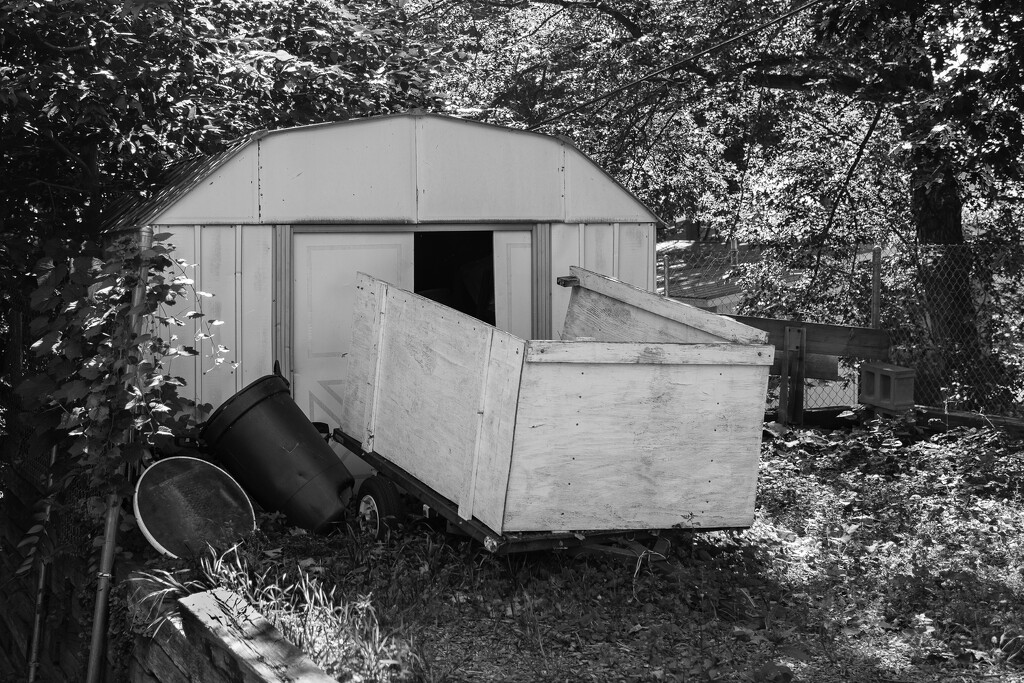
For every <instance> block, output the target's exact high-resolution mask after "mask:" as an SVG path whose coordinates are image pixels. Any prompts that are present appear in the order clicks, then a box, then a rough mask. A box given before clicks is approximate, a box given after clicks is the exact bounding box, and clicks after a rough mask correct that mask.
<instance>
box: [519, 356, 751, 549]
mask: <svg viewBox="0 0 1024 683" xmlns="http://www.w3.org/2000/svg"><path fill="white" fill-rule="evenodd" d="M767 371H768V367H767V365H765V366H725V365H701V366H689V365H675V366H673V365H664V364H654V365H643V364H639V365H638V364H624V365H609V364H593V365H586V364H576V363H527V364H526V365H525V366H524V368H523V379H522V383H521V388H520V396H519V412H518V417H517V423H516V431H515V441H514V448H513V456H512V468H511V471H510V475H509V484H508V495H507V499H506V509H505V518H504V522H503V530H504V531H505V532H510V531H539V530H562V531H564V530H599V529H643V528H669V527H673V526H676V525H680V526H686V527H690V526H693V527H702V526H703V527H720V526H746V525H749V524H750V523H751V522H752V518H753V510H754V493H755V488H756V482H757V463H758V456H759V451H760V439H761V421H762V416H763V412H764V395H765V387H766V383H767Z"/></svg>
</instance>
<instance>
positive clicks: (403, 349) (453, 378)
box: [367, 288, 492, 503]
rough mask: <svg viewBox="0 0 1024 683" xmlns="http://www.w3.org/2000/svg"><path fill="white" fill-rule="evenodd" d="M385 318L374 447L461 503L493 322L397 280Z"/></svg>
mask: <svg viewBox="0 0 1024 683" xmlns="http://www.w3.org/2000/svg"><path fill="white" fill-rule="evenodd" d="M382 320H383V325H384V333H383V335H382V337H383V341H382V345H381V348H380V350H379V353H380V358H381V360H380V375H379V378H378V381H377V384H376V386H375V387H374V391H375V394H376V401H377V404H378V409H377V414H376V419H375V423H376V424H377V425H379V428H378V429H377V430H376V432H375V433H374V450H376V451H377V452H379V453H381V454H386V456H387V457H388V459H389V460H391V461H392V462H394V463H395V464H396V465H398V466H399V467H401V468H403V469H404V470H406V471H407V472H409V473H410V474H412V475H413V476H414V477H416V478H418V479H419V480H420V481H422V482H423V483H425V484H426V485H427V486H429V487H431V488H432V489H434V490H435V491H437V492H438V493H440V494H441V495H442V496H444V497H445V498H448V499H449V500H451V501H453V502H455V503H458V502H459V497H460V495H461V493H462V484H463V473H464V472H466V469H467V468H469V467H472V463H473V455H474V447H475V444H476V436H477V429H478V423H479V410H480V391H481V386H482V385H481V376H482V373H483V372H484V371H485V368H486V361H487V354H488V349H489V344H490V330H491V329H492V328H490V327H489V326H488V325H486V324H485V323H482V322H480V321H479V320H476V319H474V318H471V317H469V316H466V315H463V314H461V313H459V312H457V311H454V310H452V309H450V308H448V307H446V306H442V305H441V304H438V303H436V302H433V301H430V300H428V299H425V298H423V297H420V296H416V295H415V294H411V293H408V292H405V291H403V290H399V289H397V288H391V289H389V290H388V295H387V307H386V311H385V314H384V315H383V317H382ZM367 450H369V449H367Z"/></svg>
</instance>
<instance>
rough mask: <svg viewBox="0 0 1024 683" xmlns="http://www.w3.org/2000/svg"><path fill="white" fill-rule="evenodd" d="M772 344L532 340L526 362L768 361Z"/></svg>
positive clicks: (720, 362)
mask: <svg viewBox="0 0 1024 683" xmlns="http://www.w3.org/2000/svg"><path fill="white" fill-rule="evenodd" d="M773 357H774V348H773V347H771V346H756V345H753V344H645V343H637V342H556V341H531V342H530V343H529V344H528V345H527V349H526V361H527V362H529V363H618V364H623V363H628V364H637V363H640V364H647V365H771V362H772V358H773Z"/></svg>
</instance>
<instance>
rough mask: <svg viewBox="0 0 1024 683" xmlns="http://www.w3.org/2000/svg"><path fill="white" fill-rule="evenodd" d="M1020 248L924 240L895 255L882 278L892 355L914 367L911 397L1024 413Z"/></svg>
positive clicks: (1023, 263) (1023, 257) (1023, 258)
mask: <svg viewBox="0 0 1024 683" xmlns="http://www.w3.org/2000/svg"><path fill="white" fill-rule="evenodd" d="M1022 285H1024V249H1022V248H1021V247H1020V246H1018V245H985V244H969V245H943V246H937V245H928V246H921V247H918V248H916V249H906V250H902V251H901V252H899V253H897V254H895V258H893V259H892V260H891V267H890V268H888V269H887V272H886V273H885V277H884V278H883V319H882V324H883V327H884V328H885V329H886V330H887V331H888V332H889V335H890V338H891V339H892V360H893V362H894V363H896V364H897V365H902V366H906V367H911V368H914V370H915V371H916V376H915V380H914V394H915V401H916V402H917V403H918V404H922V405H928V406H935V407H939V408H944V409H948V410H962V411H972V412H979V413H987V414H992V415H1003V416H1010V417H1021V416H1024V406H1022V405H1021V404H1022V400H1024V338H1022V337H1021V329H1022V327H1024V292H1022V289H1024V288H1022Z"/></svg>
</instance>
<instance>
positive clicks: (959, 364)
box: [910, 137, 984, 409]
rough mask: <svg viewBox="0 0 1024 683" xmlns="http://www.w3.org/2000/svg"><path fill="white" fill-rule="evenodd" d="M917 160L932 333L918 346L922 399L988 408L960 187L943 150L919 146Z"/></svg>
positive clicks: (925, 301)
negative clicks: (977, 387) (979, 382)
mask: <svg viewBox="0 0 1024 683" xmlns="http://www.w3.org/2000/svg"><path fill="white" fill-rule="evenodd" d="M911 139H914V138H913V137H911ZM918 139H920V138H918ZM911 160H912V168H911V204H910V206H911V213H912V215H913V219H914V224H915V229H916V233H917V242H918V245H919V248H920V254H919V261H918V282H919V283H920V287H921V297H922V301H921V304H922V310H923V313H924V326H925V332H926V334H927V340H926V344H925V348H924V349H918V351H919V352H923V358H920V359H919V360H918V365H917V371H918V381H917V383H916V385H915V389H916V393H917V397H916V400H917V402H918V403H923V404H926V405H940V406H941V405H943V404H945V403H947V402H949V401H950V400H952V401H953V402H954V403H956V404H957V407H959V408H966V409H971V408H982V407H984V406H983V405H980V404H979V403H978V401H979V399H981V398H982V397H980V396H977V395H975V394H976V392H974V391H973V385H974V380H975V379H976V377H972V372H974V371H976V370H977V368H979V367H980V364H981V363H982V361H983V360H984V358H983V356H984V354H983V353H982V344H981V339H980V335H979V331H978V317H977V310H976V308H975V302H974V287H973V278H972V272H971V269H972V261H973V259H972V253H971V249H970V247H969V246H968V245H966V244H965V240H964V232H963V201H962V198H961V193H960V186H959V183H958V182H957V179H956V175H955V173H954V171H953V168H952V165H951V164H950V163H949V161H948V160H947V159H946V155H945V154H944V153H943V150H941V149H935V148H929V147H926V146H919V147H917V148H916V149H915V151H914V153H913V155H912V158H911ZM972 369H974V370H973V371H972Z"/></svg>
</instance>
